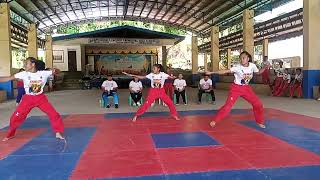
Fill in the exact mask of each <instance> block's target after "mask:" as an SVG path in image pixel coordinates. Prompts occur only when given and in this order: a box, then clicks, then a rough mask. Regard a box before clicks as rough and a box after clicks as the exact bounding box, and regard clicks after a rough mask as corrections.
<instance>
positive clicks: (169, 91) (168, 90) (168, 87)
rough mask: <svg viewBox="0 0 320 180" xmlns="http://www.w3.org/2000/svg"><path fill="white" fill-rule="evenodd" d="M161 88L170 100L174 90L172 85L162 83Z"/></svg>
mask: <svg viewBox="0 0 320 180" xmlns="http://www.w3.org/2000/svg"><path fill="white" fill-rule="evenodd" d="M163 88H164V90H165V92H166V94H167V95H168V96H169V97H170V99H171V100H172V98H173V91H174V88H173V85H172V83H164V85H163Z"/></svg>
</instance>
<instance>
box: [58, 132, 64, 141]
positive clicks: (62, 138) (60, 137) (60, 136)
mask: <svg viewBox="0 0 320 180" xmlns="http://www.w3.org/2000/svg"><path fill="white" fill-rule="evenodd" d="M56 138H57V139H61V140H64V137H63V135H62V134H61V133H59V132H57V133H56Z"/></svg>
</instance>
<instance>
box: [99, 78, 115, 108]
mask: <svg viewBox="0 0 320 180" xmlns="http://www.w3.org/2000/svg"><path fill="white" fill-rule="evenodd" d="M107 78H108V79H107V80H106V81H104V82H103V83H102V86H101V89H102V91H103V93H102V98H103V105H104V107H106V108H110V104H109V99H108V97H109V96H112V97H113V102H114V106H115V108H118V107H119V98H118V93H117V90H118V85H117V83H116V82H115V81H114V80H113V79H112V75H108V76H107Z"/></svg>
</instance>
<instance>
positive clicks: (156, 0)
mask: <svg viewBox="0 0 320 180" xmlns="http://www.w3.org/2000/svg"><path fill="white" fill-rule="evenodd" d="M157 2H158V0H155V1H154V2H153V3H152V5H151V8H150V11H149V12H148V14H147V16H146V17H147V18H149V15H150V14H151V12H152V10H153V8H154V6H155V5H156V3H157Z"/></svg>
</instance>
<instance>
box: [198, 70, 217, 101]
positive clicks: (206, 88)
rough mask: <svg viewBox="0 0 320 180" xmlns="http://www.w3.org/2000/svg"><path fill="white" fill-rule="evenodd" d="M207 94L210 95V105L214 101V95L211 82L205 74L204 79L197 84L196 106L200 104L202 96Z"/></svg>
mask: <svg viewBox="0 0 320 180" xmlns="http://www.w3.org/2000/svg"><path fill="white" fill-rule="evenodd" d="M203 93H208V94H210V95H211V99H212V103H213V104H214V103H215V101H216V97H215V95H214V91H213V87H212V80H211V79H210V78H209V75H207V74H205V75H204V77H203V78H202V79H201V80H200V82H199V92H198V104H201V99H202V94H203Z"/></svg>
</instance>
